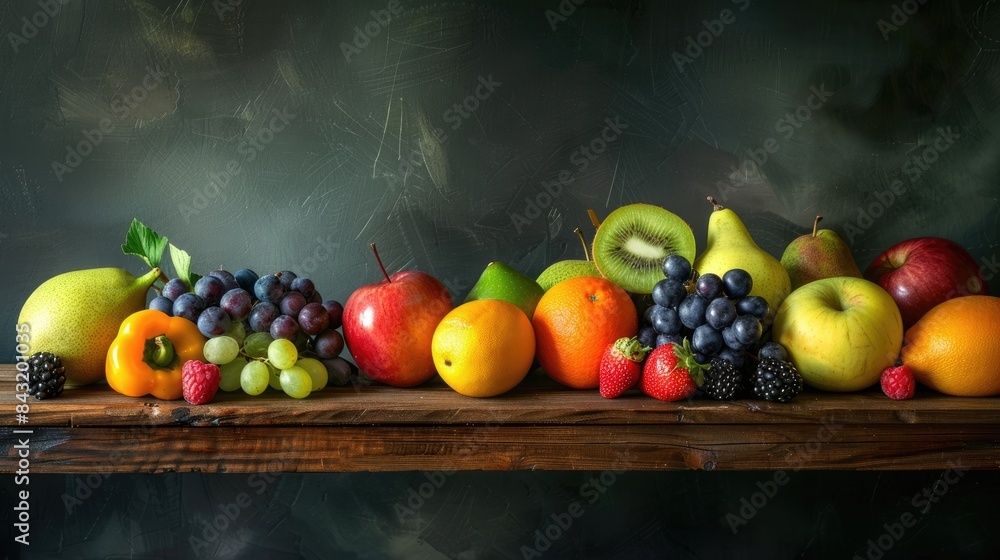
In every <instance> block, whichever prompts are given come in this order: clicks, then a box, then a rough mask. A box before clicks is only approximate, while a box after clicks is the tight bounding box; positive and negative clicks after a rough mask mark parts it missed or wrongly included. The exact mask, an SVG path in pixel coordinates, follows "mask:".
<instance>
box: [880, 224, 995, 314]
mask: <svg viewBox="0 0 1000 560" xmlns="http://www.w3.org/2000/svg"><path fill="white" fill-rule="evenodd" d="M865 278H866V279H868V280H870V281H872V282H874V283H876V284H878V285H879V286H881V287H882V288H883V289H884V290H885V291H887V292H889V295H890V296H892V299H893V300H894V301H895V302H896V305H897V306H898V307H899V312H900V314H901V315H902V316H903V326H904V328H909V327H910V326H911V325H913V324H914V323H916V322H917V321H918V320H919V319H920V318H921V317H923V316H924V314H925V313H927V312H928V311H930V310H931V308H932V307H934V306H935V305H937V304H939V303H941V302H943V301H945V300H949V299H951V298H955V297H959V296H968V295H977V294H978V295H988V294H989V286H988V285H987V283H986V279H985V278H983V275H982V271H981V270H980V268H979V264H978V263H977V262H976V260H975V259H973V258H972V255H970V254H969V252H968V251H966V250H965V249H964V248H963V247H962V246H961V245H959V244H958V243H955V242H954V241H949V240H947V239H941V238H940V237H917V238H914V239H908V240H906V241H903V242H900V243H897V244H896V245H893V246H892V247H890V248H889V249H887V250H886V251H885V252H884V253H882V254H881V255H879V257H878V258H876V259H875V260H874V261H872V263H871V264H870V265H868V268H867V269H865Z"/></svg>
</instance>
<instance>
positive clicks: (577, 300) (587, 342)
mask: <svg viewBox="0 0 1000 560" xmlns="http://www.w3.org/2000/svg"><path fill="white" fill-rule="evenodd" d="M531 322H532V325H533V326H534V327H535V342H536V346H537V349H536V350H535V357H537V358H538V363H539V365H541V366H542V369H543V370H545V372H546V373H548V374H549V377H551V378H552V379H555V380H556V381H558V382H559V383H562V384H563V385H567V386H569V387H573V388H574V389H593V388H594V387H597V385H598V372H599V369H600V365H601V355H602V354H603V353H604V350H605V349H607V347H608V346H609V345H610V344H613V343H614V341H616V340H618V339H619V338H622V337H632V336H635V335H636V331H637V330H638V328H639V318H638V315H637V314H636V311H635V305H633V304H632V299H631V298H629V295H628V293H626V292H625V290H623V289H621V288H620V287H619V286H618V285H617V284H615V283H614V282H612V281H610V280H608V279H606V278H596V277H593V276H578V277H576V278H569V279H567V280H563V281H562V282H559V283H558V284H556V285H555V286H552V287H551V288H549V290H548V291H547V292H545V295H543V296H542V299H541V300H540V301H539V302H538V306H537V307H535V316H534V318H533V319H532V321H531Z"/></svg>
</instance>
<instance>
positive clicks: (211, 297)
mask: <svg viewBox="0 0 1000 560" xmlns="http://www.w3.org/2000/svg"><path fill="white" fill-rule="evenodd" d="M194 293H196V294H198V295H199V296H201V297H202V299H204V300H205V303H207V304H208V305H218V303H219V300H220V299H222V295H223V294H225V293H226V285H225V284H223V283H222V280H219V279H218V278H216V277H215V276H203V277H201V278H199V279H198V281H197V282H195V283H194Z"/></svg>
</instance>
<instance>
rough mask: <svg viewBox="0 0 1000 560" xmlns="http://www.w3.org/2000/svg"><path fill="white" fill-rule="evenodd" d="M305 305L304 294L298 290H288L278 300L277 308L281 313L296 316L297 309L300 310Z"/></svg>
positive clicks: (297, 313) (297, 314)
mask: <svg viewBox="0 0 1000 560" xmlns="http://www.w3.org/2000/svg"><path fill="white" fill-rule="evenodd" d="M305 306H306V296H304V295H302V294H300V293H299V292H288V293H287V294H285V297H283V298H281V301H280V302H278V309H280V310H281V313H282V315H290V316H292V317H298V316H299V311H302V308H303V307H305Z"/></svg>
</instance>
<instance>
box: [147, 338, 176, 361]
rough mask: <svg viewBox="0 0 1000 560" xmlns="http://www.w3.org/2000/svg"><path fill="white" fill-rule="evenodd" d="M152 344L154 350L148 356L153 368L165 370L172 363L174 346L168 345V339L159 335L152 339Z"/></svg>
mask: <svg viewBox="0 0 1000 560" xmlns="http://www.w3.org/2000/svg"><path fill="white" fill-rule="evenodd" d="M153 344H154V345H155V348H154V349H153V353H152V355H151V356H150V358H151V360H152V362H153V365H154V367H161V368H165V367H168V366H170V364H171V363H173V361H174V357H175V353H174V345H173V344H171V343H170V339H169V338H167V337H166V335H162V334H161V335H159V336H157V337H156V338H154V339H153Z"/></svg>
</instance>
